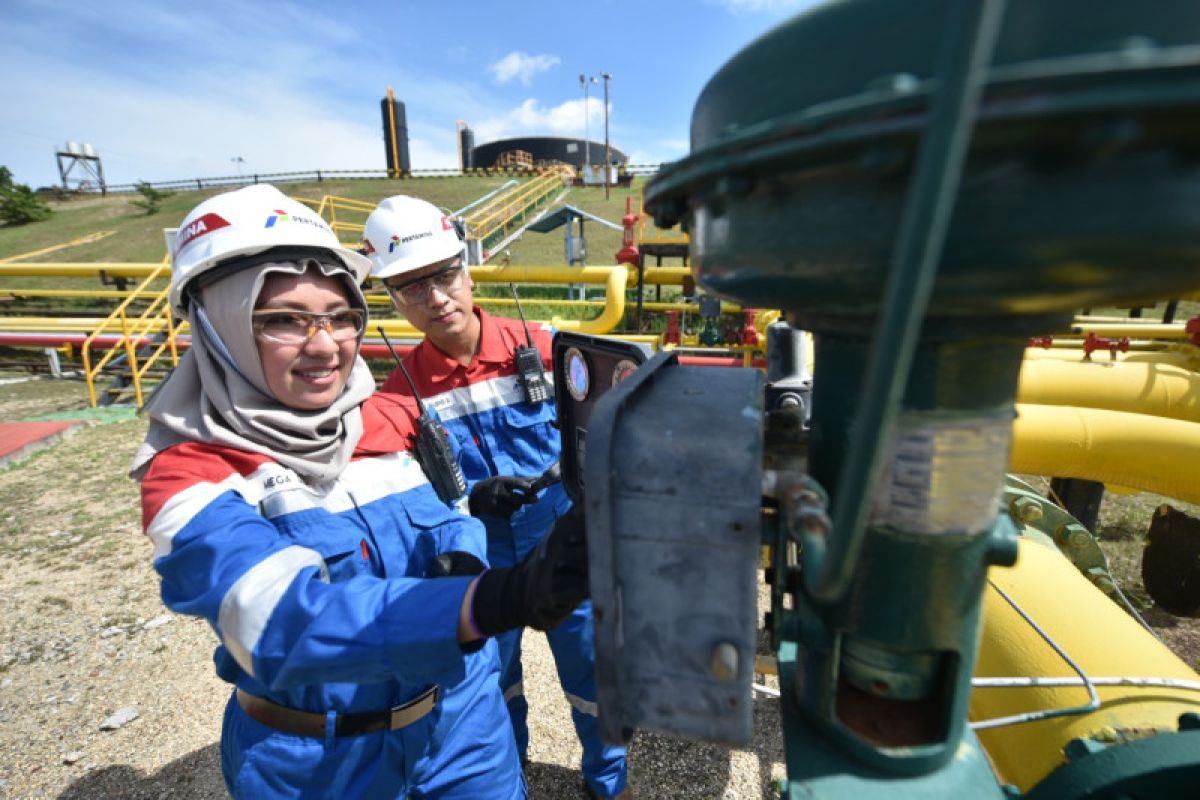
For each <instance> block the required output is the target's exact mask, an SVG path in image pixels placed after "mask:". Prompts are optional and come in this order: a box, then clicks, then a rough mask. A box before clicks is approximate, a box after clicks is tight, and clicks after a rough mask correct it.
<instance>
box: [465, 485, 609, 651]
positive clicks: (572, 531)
mask: <svg viewBox="0 0 1200 800" xmlns="http://www.w3.org/2000/svg"><path fill="white" fill-rule="evenodd" d="M587 596H588V571H587V531H586V529H585V526H584V519H583V513H582V512H581V511H578V510H577V509H576V508H575V507H572V508H571V510H570V511H568V512H567V513H566V515H565V516H562V517H559V519H558V521H557V522H555V523H554V527H553V528H551V529H550V532H549V533H548V534H546V536H544V537H543V538H542V540H541V541H540V542H538V546H537V547H535V548H534V549H533V550H532V551H530V553H529V555H527V556H525V558H524V559H522V561H521V562H520V563H519V564H516V565H515V566H512V567H505V568H500V569H489V570H488V571H487V572H485V573H483V574H482V575H480V576H479V580H478V582H477V583H476V584H475V597H474V599H473V601H472V603H471V614H472V618H473V620H474V622H475V626H476V627H477V628H478V629H479V632H480V633H482V634H483V635H485V636H495V635H496V634H497V633H503V632H504V631H507V630H512V629H513V628H520V627H528V628H534V629H536V630H539V631H548V630H550V629H552V628H555V627H557V626H558V624H559V623H560V622H562V621H563V620H564V619H566V618H567V617H568V616H569V615H570V614H571V612H572V611H574V610H575V608H576V606H578V605H579V604H580V603H582V602H583V601H584V600H585V599H586V598H587Z"/></svg>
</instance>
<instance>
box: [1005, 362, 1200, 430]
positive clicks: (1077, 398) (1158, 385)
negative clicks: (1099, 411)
mask: <svg viewBox="0 0 1200 800" xmlns="http://www.w3.org/2000/svg"><path fill="white" fill-rule="evenodd" d="M1017 402H1018V403H1038V404H1041V405H1048V406H1079V407H1082V408H1106V409H1109V410H1110V411H1129V412H1132V413H1136V414H1153V415H1154V416H1158V417H1169V418H1171V419H1180V420H1187V421H1189V422H1200V374H1197V373H1195V372H1190V371H1188V370H1186V369H1180V368H1178V367H1174V366H1170V365H1167V364H1156V363H1151V362H1144V361H1143V362H1138V361H1116V362H1111V361H1103V360H1102V361H1075V362H1072V361H1055V360H1051V359H1033V360H1029V359H1026V360H1025V362H1024V363H1023V364H1022V366H1021V378H1020V382H1019V383H1018V385H1017Z"/></svg>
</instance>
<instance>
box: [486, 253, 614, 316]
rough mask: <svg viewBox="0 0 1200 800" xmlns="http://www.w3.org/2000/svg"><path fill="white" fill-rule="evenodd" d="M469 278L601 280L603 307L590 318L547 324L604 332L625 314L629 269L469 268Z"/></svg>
mask: <svg viewBox="0 0 1200 800" xmlns="http://www.w3.org/2000/svg"><path fill="white" fill-rule="evenodd" d="M471 277H472V278H474V279H475V280H476V281H482V282H485V283H508V282H512V283H568V284H569V283H602V284H604V285H605V298H604V301H605V302H604V310H603V311H601V312H600V315H599V316H598V317H595V318H593V319H585V320H577V319H560V318H559V317H554V318H553V319H552V320H551V321H550V324H551V325H553V326H554V327H556V328H558V329H559V330H560V331H578V332H579V333H608V332H609V331H611V330H612V329H613V328H615V327H617V325H619V324H620V323H621V318H622V317H623V316H625V289H626V287H627V286H628V285H629V280H630V277H631V276H630V270H629V268H628V267H626V266H624V265H622V264H618V265H616V266H612V267H519V266H511V265H509V266H483V267H472V268H471Z"/></svg>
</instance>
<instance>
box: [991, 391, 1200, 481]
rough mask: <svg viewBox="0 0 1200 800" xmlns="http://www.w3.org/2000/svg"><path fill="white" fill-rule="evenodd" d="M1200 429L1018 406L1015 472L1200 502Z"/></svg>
mask: <svg viewBox="0 0 1200 800" xmlns="http://www.w3.org/2000/svg"><path fill="white" fill-rule="evenodd" d="M1197 448H1200V425H1198V424H1197V423H1194V422H1183V421H1181V420H1177V419H1165V418H1163V417H1153V416H1150V415H1148V414H1130V413H1128V412H1124V411H1108V410H1105V409H1098V408H1072V407H1069V406H1044V405H1034V404H1030V403H1022V404H1018V405H1017V419H1016V421H1015V422H1014V423H1013V447H1012V455H1011V457H1010V461H1009V468H1010V469H1011V470H1012V471H1013V472H1017V473H1024V474H1029V475H1055V476H1058V477H1063V478H1084V479H1086V480H1091V481H1098V482H1100V483H1112V484H1116V485H1118V486H1129V487H1133V488H1135V489H1141V490H1142V491H1146V492H1154V493H1155V494H1161V495H1165V496H1167V497H1174V498H1177V499H1179V500H1184V501H1187V502H1189V503H1200V470H1197V469H1196V465H1195V460H1196V452H1197Z"/></svg>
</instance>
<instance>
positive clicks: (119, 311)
mask: <svg viewBox="0 0 1200 800" xmlns="http://www.w3.org/2000/svg"><path fill="white" fill-rule="evenodd" d="M164 270H165V271H166V272H167V273H168V274H169V273H170V270H171V266H170V260H169V259H168V258H167V257H166V256H163V260H162V263H161V264H159V266H158V269H156V270H154V271H153V272H151V273H150V274H149V275H148V276H146V278H145V279H144V280H143V281H142V282H141V283H140V284H138V286H137V288H136V289H134V290H133V292H132V293H131V294H130V296H129V297H127V298H125V300H123V301H122V302H121V304H120V305H119V306H117V307H116V309H114V310H113V312H112V313H111V314H109V315H108V318H107V319H106V320H105V321H104V322H103V323H101V324H100V325H99V326H98V328H97V329H96V330H94V331H93V332H92V333H91V334H89V335H88V337H87V338H86V339H84V341H83V347H82V349H81V350H82V352H81V353H80V355H81V356H82V358H83V373H84V378H85V380H86V382H87V390H88V402H89V403H90V404H91V405H92V407H93V408H95V407H96V405H97V400H96V376H98V375H99V374H100V372H101V371H102V370H103V369H104V367H105V366H106V365H107V364H108V363H109V362H110V361H112V360H113V358H115V357H116V355H117V353H119V352H121V351H122V350H123V351H124V352H125V357H126V359H127V362H128V367H129V375H130V378H131V379H132V381H133V392H134V397H135V400H136V402H137V407H138V408H141V407H142V404H143V402H144V397H143V394H142V377H143V376H144V375H145V374H146V372H147V370H149V369H150V367H151V366H152V365H153V364H154V362H155V361H157V360H158V358H159V357H160V356H162V354H163V351H164V350H168V349H169V350H170V353H171V366H172V367H174V366H176V365H177V364H178V363H179V351H178V349H177V348H176V346H175V329H174V328H175V326H174V325H173V324H172V322H173V321H172V316H171V306H170V303H168V302H167V293H168V289H167V288H162V289H153V290H149V291H147V287H148V286H149V285H150V283H151V282H152V281H154V280H156V279H157V278H159V276H160V275H161V274H162V272H163V271H164ZM146 296H149V298H150V302H149V303H148V304H147V306H146V308H145V310H144V311H142V313H141V314H140V315H139V316H138V317H137V318H136V319H134V320H133V321H132V322H131V321H130V319H129V316H128V310H129V306H130V304H131V303H132V302H133V301H134V300H136V299H138V298H141V297H146ZM114 324H117V326H118V327H119V329H120V331H121V340H120V341H119V342H118V343H117V344H115V345H113V346H111V347H109V348H108V350H107V352H106V353H105V354H104V355H103V356H101V357H100V360H99V361H97V362H96V365H95V366H92V364H91V348H92V346H93V345H94V344H95V340H96V337H97V336H100V335H101V334H102V333H104V332H105V331H107V330H110V329H111V328H112V327H113V325H114ZM156 330H165V331H166V339H165V340H164V341H163V342H160V343H159V345H158V346H157V347H156V348H155V349H154V350H153V351H152V352H151V353H150V354H149V355H147V356H146V358H145V359H143V363H142V364H141V365H139V364H138V356H137V343H138V342H140V341H141V340H142V338H143V337H145V336H146V335H148V334H149V333H152V332H154V331H156Z"/></svg>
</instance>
